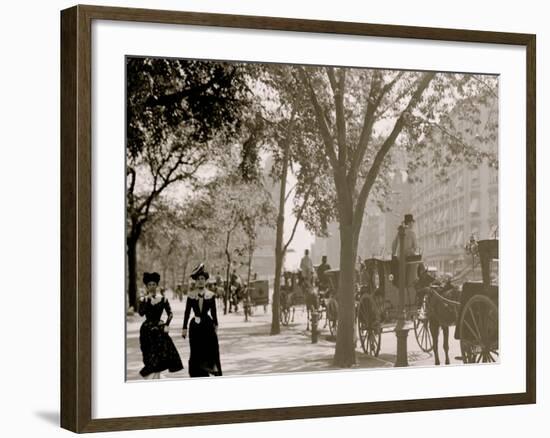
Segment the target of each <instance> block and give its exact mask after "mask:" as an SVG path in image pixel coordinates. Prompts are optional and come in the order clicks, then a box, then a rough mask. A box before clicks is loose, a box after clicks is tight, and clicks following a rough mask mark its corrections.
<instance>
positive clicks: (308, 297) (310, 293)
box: [300, 275, 319, 330]
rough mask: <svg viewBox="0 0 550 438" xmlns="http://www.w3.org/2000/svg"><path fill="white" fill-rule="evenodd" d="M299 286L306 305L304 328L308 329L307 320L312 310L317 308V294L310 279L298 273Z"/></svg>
mask: <svg viewBox="0 0 550 438" xmlns="http://www.w3.org/2000/svg"><path fill="white" fill-rule="evenodd" d="M300 287H301V289H302V292H303V294H304V300H305V305H306V315H307V317H306V319H307V323H306V330H309V322H310V320H311V316H312V313H313V312H316V311H318V310H319V295H318V294H317V293H316V292H315V290H314V289H313V287H312V285H311V279H310V278H307V277H304V276H302V275H300Z"/></svg>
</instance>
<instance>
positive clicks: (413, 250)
mask: <svg viewBox="0 0 550 438" xmlns="http://www.w3.org/2000/svg"><path fill="white" fill-rule="evenodd" d="M413 226H414V218H413V215H412V214H406V215H405V218H404V220H403V223H402V224H401V227H403V229H404V236H403V250H404V251H403V252H404V255H405V263H407V261H408V262H410V263H407V267H406V276H405V287H408V286H410V285H412V284H413V283H414V282H415V281H416V278H417V268H418V266H417V264H416V263H412V262H414V261H418V262H419V261H420V259H421V256H419V255H417V252H418V246H417V244H416V234H415V232H414V231H413V229H412V227H413ZM400 254H401V250H400V247H399V230H398V232H397V234H396V236H395V239H393V243H392V261H393V263H392V271H393V272H392V274H393V276H394V284H399V283H398V278H399V265H398V263H396V261H397V260H399V257H400Z"/></svg>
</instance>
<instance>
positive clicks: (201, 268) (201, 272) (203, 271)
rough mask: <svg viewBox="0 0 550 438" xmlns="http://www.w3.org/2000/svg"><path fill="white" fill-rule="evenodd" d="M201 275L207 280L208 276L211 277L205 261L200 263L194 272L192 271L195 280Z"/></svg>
mask: <svg viewBox="0 0 550 438" xmlns="http://www.w3.org/2000/svg"><path fill="white" fill-rule="evenodd" d="M200 276H203V277H204V279H205V280H208V277H210V275H208V272H207V271H206V269H205V267H204V263H199V265H198V266H197V267H196V268H195V269H193V272H191V278H192V279H193V280H197V279H198V278H199V277H200Z"/></svg>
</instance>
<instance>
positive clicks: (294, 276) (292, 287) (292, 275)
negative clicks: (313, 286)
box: [280, 271, 305, 325]
mask: <svg viewBox="0 0 550 438" xmlns="http://www.w3.org/2000/svg"><path fill="white" fill-rule="evenodd" d="M280 293H281V296H280V302H281V306H280V319H281V322H282V324H283V325H288V324H289V323H290V322H292V321H294V313H295V306H298V305H302V304H304V302H305V296H304V291H303V290H302V287H301V285H300V273H299V272H292V271H285V272H284V273H283V278H282V283H281V289H280Z"/></svg>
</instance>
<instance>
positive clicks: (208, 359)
mask: <svg viewBox="0 0 550 438" xmlns="http://www.w3.org/2000/svg"><path fill="white" fill-rule="evenodd" d="M208 277H209V276H208V272H206V270H205V269H204V265H203V264H202V263H201V264H200V265H199V266H198V267H197V268H196V269H195V270H194V271H193V273H192V274H191V278H192V279H193V280H195V281H196V288H195V289H194V290H192V291H191V292H189V294H188V296H187V303H186V306H185V315H184V318H183V331H182V337H183V338H185V337H187V325H188V323H189V317H190V315H191V310H193V314H194V318H193V319H192V320H191V322H190V323H189V346H190V350H191V354H190V356H189V376H190V377H208V376H221V375H222V367H221V363H220V349H219V345H218V335H217V329H218V316H217V313H216V295H215V294H214V293H213V292H211V291H209V290H208V289H206V280H208Z"/></svg>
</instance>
